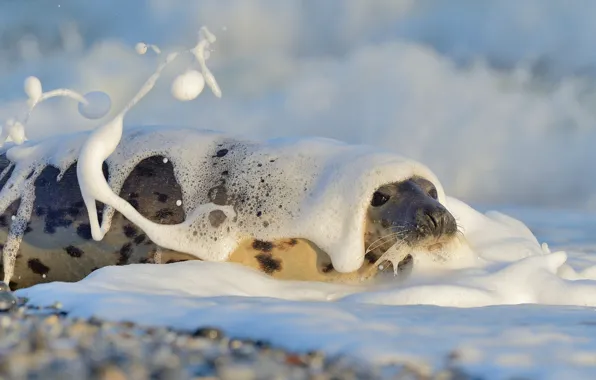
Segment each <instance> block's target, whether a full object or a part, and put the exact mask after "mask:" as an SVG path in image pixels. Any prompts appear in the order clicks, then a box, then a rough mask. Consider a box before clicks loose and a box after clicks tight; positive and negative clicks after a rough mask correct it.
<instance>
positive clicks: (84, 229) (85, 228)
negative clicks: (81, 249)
mask: <svg viewBox="0 0 596 380" xmlns="http://www.w3.org/2000/svg"><path fill="white" fill-rule="evenodd" d="M77 235H79V237H81V238H83V239H85V240H91V238H92V236H91V225H90V224H89V223H81V224H79V226H78V227H77Z"/></svg>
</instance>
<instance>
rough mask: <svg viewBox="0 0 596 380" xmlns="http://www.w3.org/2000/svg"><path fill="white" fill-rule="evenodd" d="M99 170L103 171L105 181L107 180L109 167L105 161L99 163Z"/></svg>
mask: <svg viewBox="0 0 596 380" xmlns="http://www.w3.org/2000/svg"><path fill="white" fill-rule="evenodd" d="M101 171H102V173H103V177H104V178H105V179H106V181H107V180H108V178H109V177H110V167H109V166H108V163H107V162H105V161H104V162H103V163H102V164H101Z"/></svg>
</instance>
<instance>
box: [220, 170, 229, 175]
mask: <svg viewBox="0 0 596 380" xmlns="http://www.w3.org/2000/svg"><path fill="white" fill-rule="evenodd" d="M228 174H230V172H229V171H227V170H224V171H223V172H221V175H228Z"/></svg>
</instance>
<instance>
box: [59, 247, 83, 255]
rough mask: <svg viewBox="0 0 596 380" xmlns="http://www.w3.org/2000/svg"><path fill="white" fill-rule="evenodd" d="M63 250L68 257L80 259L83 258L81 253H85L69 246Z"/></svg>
mask: <svg viewBox="0 0 596 380" xmlns="http://www.w3.org/2000/svg"><path fill="white" fill-rule="evenodd" d="M64 250H65V251H66V253H68V255H69V256H70V257H81V256H83V253H85V252H83V250H82V249H80V248H77V247H75V246H74V245H69V246H68V247H66V248H64Z"/></svg>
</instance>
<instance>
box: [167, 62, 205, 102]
mask: <svg viewBox="0 0 596 380" xmlns="http://www.w3.org/2000/svg"><path fill="white" fill-rule="evenodd" d="M204 87H205V78H204V77H203V74H201V73H200V72H198V71H196V70H190V71H187V72H186V73H184V74H182V75H179V76H178V77H176V79H174V82H173V83H172V95H173V96H174V97H175V98H176V99H178V100H180V101H183V102H185V101H189V100H193V99H195V98H196V97H197V96H199V94H200V93H201V92H202V91H203V88H204Z"/></svg>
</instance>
